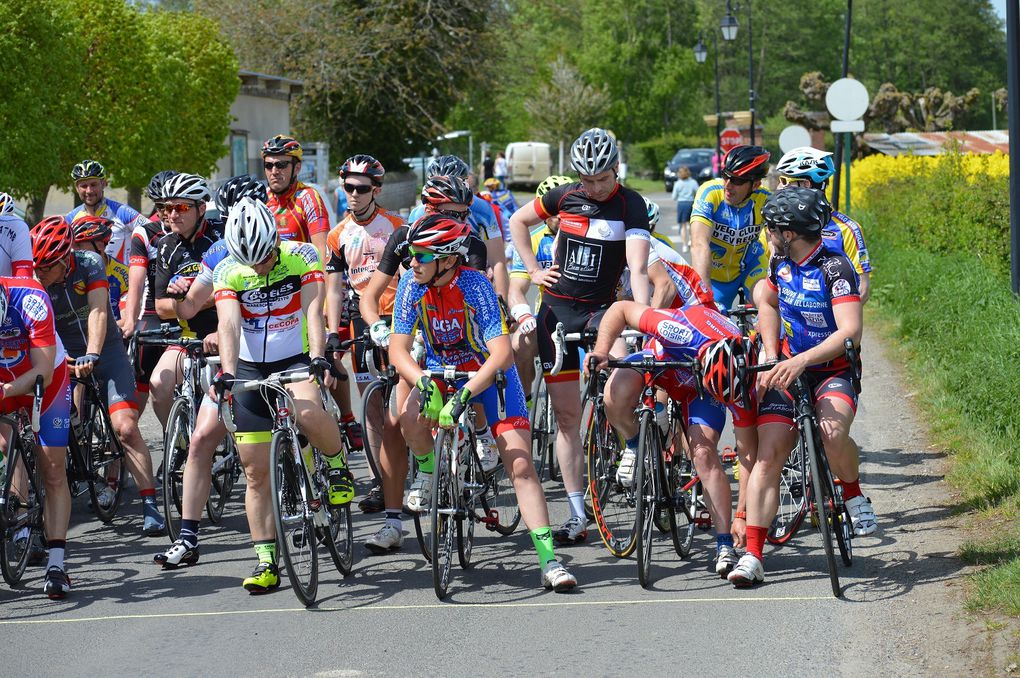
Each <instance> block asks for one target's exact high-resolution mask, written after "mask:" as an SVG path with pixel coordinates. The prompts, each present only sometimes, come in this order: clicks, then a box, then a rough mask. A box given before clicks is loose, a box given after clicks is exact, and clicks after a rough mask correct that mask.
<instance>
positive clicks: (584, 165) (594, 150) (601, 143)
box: [570, 127, 620, 176]
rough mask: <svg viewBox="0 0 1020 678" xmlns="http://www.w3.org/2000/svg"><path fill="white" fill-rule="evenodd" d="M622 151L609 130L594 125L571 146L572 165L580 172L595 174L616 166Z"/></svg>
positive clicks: (587, 174) (588, 174)
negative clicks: (617, 146)
mask: <svg viewBox="0 0 1020 678" xmlns="http://www.w3.org/2000/svg"><path fill="white" fill-rule="evenodd" d="M619 160H620V151H619V150H618V149H617V148H616V141H614V140H613V137H611V136H609V132H607V131H606V130H604V129H602V128H601V127H592V128H591V129H590V130H588V131H587V132H585V133H584V134H582V135H581V136H579V137H577V139H576V140H575V141H574V143H573V144H571V146H570V166H571V167H573V168H574V170H575V171H576V172H577V173H578V174H584V175H585V176H594V175H596V174H601V173H602V172H605V171H606V170H610V169H613V168H614V167H616V163H617V162H619Z"/></svg>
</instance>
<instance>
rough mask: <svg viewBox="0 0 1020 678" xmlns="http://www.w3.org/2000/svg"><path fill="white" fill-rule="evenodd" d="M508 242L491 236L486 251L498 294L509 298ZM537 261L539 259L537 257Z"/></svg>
mask: <svg viewBox="0 0 1020 678" xmlns="http://www.w3.org/2000/svg"><path fill="white" fill-rule="evenodd" d="M505 247H506V243H504V242H503V239H502V238H489V239H488V240H486V241H485V251H486V254H487V255H488V260H489V267H490V268H492V286H493V287H495V288H496V294H497V295H499V296H501V297H503V298H504V299H506V298H507V289H508V288H509V286H510V283H509V279H508V274H507V270H506V249H505ZM536 263H537V259H536Z"/></svg>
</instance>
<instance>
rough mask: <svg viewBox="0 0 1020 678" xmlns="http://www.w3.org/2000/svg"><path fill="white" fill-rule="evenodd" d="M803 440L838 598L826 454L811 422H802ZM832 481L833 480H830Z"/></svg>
mask: <svg viewBox="0 0 1020 678" xmlns="http://www.w3.org/2000/svg"><path fill="white" fill-rule="evenodd" d="M800 434H801V440H802V441H803V443H804V452H805V453H806V454H807V458H808V461H809V463H810V465H811V488H812V492H813V494H814V500H815V510H816V511H817V512H818V531H819V532H821V534H822V547H823V548H824V550H825V561H826V563H827V564H828V566H829V583H830V584H832V595H834V596H836V597H837V598H842V597H843V592H842V590H841V589H840V586H839V572H838V571H837V570H836V554H835V549H834V548H833V546H832V542H833V538H834V536H835V535H834V534H833V529H832V526H833V525H834V522H833V520H832V518H833V511H832V505H831V504H830V503H829V501H830V499H831V496H830V495H829V491H828V489H827V488H826V478H827V476H826V475H823V473H824V467H823V464H824V462H823V461H822V460H821V457H820V455H822V454H825V452H824V451H823V450H822V449H821V447H816V446H815V443H816V438H815V435H814V434H815V431H814V427H813V425H812V424H810V423H803V422H802V423H801V425H800ZM829 482H831V480H830V481H829Z"/></svg>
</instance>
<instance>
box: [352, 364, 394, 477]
mask: <svg viewBox="0 0 1020 678" xmlns="http://www.w3.org/2000/svg"><path fill="white" fill-rule="evenodd" d="M382 388H383V383H382V381H380V380H378V379H376V380H374V381H372V383H370V384H369V385H368V386H367V387H365V392H364V393H363V394H362V395H361V439H362V445H364V452H365V459H366V461H368V468H369V472H370V473H371V474H372V478H375V479H381V478H382V473H381V471H380V470H379V463H378V461H376V456H377V455H378V450H373V449H372V436H371V435H370V434H369V422H368V411H369V399H370V398H372V397H374V396H375V395H376V393H378V394H379V398H380V399H381V398H382ZM380 404H381V403H380ZM385 416H386V413H385V412H383V417H384V424H383V426H385ZM379 436H380V439H381V438H382V431H381V430H380V431H379ZM345 439H346V436H345ZM348 452H350V450H348Z"/></svg>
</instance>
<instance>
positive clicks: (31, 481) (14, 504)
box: [0, 442, 44, 586]
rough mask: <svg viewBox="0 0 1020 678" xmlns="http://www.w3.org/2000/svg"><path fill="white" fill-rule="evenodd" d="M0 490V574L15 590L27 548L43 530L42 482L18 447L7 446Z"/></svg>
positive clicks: (22, 570) (24, 562) (22, 572)
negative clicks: (0, 491)
mask: <svg viewBox="0 0 1020 678" xmlns="http://www.w3.org/2000/svg"><path fill="white" fill-rule="evenodd" d="M6 452H7V454H6V455H5V457H6V458H5V459H4V461H5V462H6V467H5V468H4V469H3V471H2V477H3V484H2V486H0V489H2V492H3V494H2V495H0V572H2V573H3V578H4V581H6V582H7V583H8V585H10V586H16V585H17V584H18V582H20V581H21V578H22V577H23V576H24V574H25V567H26V566H27V565H28V555H29V552H30V550H31V549H30V545H31V544H32V541H33V539H34V537H35V536H36V535H37V534H38V533H39V531H40V529H41V527H42V512H43V495H44V491H43V489H42V479H41V478H40V476H39V473H38V472H37V471H36V468H35V464H34V463H31V462H30V461H29V460H28V459H26V457H25V452H24V450H22V449H21V446H20V445H18V444H16V443H13V442H9V443H8V449H7V451H6Z"/></svg>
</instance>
